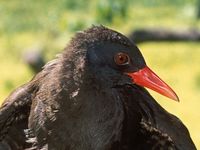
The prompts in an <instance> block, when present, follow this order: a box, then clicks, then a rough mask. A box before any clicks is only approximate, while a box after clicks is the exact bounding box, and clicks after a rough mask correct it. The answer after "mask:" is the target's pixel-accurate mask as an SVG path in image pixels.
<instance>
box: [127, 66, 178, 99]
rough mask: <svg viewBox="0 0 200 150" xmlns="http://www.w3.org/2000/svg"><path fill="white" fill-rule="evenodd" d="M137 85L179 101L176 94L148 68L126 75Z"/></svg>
mask: <svg viewBox="0 0 200 150" xmlns="http://www.w3.org/2000/svg"><path fill="white" fill-rule="evenodd" d="M127 74H128V75H129V76H130V77H131V78H132V80H133V82H134V83H135V84H137V85H140V86H144V87H147V88H150V89H152V90H154V91H156V92H158V93H160V94H162V95H164V96H166V97H168V98H171V99H173V100H176V101H179V98H178V96H177V95H176V93H175V92H174V91H173V90H172V89H171V88H170V87H169V85H167V84H166V83H165V82H164V81H163V80H162V79H160V78H159V77H158V76H157V75H156V74H155V73H154V72H153V71H152V70H151V69H150V68H149V67H147V66H146V67H144V68H143V69H140V70H139V71H137V72H133V73H127Z"/></svg>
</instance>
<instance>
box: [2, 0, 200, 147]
mask: <svg viewBox="0 0 200 150" xmlns="http://www.w3.org/2000/svg"><path fill="white" fill-rule="evenodd" d="M77 3H78V4H77ZM83 3H84V1H79V2H78V1H76V0H74V1H73V2H72V1H69V0H68V1H66V0H61V1H59V2H58V1H57V0H54V1H53V0H48V1H47V0H44V1H38V0H36V1H34V2H33V1H30V0H21V1H20V2H19V1H14V0H10V1H8V2H7V1H3V0H0V18H1V21H0V70H1V72H0V102H2V101H3V100H4V99H5V98H6V97H7V96H8V95H9V93H10V92H11V91H12V90H13V89H15V88H16V87H18V86H20V85H21V84H23V83H25V82H27V81H29V80H30V79H31V78H32V76H33V74H32V72H31V71H30V70H29V68H28V67H27V66H26V65H25V64H24V62H23V61H22V59H21V56H22V54H23V52H25V51H26V50H27V49H29V48H32V47H39V48H41V49H42V50H43V53H44V54H45V57H46V59H47V60H50V59H52V58H54V56H55V54H56V53H58V52H60V51H62V49H63V48H64V47H65V45H66V43H67V42H68V41H69V39H70V38H71V37H72V35H73V34H74V33H75V32H76V31H77V30H81V29H83V28H86V27H89V26H91V24H98V23H102V22H101V18H99V16H98V13H99V12H97V10H96V8H98V7H99V6H98V5H99V3H100V1H98V0H96V1H90V5H87V6H85V5H83ZM195 3H196V1H194V0H192V1H190V0H166V1H158V0H154V1H149V0H140V1H134V2H131V3H130V2H129V7H128V8H127V14H126V17H124V18H123V17H122V16H121V15H114V16H113V18H112V22H106V21H105V20H103V22H104V24H105V25H106V26H108V27H111V28H113V29H115V30H118V31H120V32H122V33H125V34H127V35H128V34H129V33H130V31H132V30H134V29H137V28H143V27H144V28H150V27H165V28H171V29H174V30H177V29H178V30H181V29H187V28H194V27H195V28H199V27H200V22H199V21H198V20H196V16H195V11H196V10H195ZM69 6H70V7H69ZM100 13H101V12H100ZM105 15H106V14H105ZM138 46H139V48H140V49H141V51H142V53H143V55H144V57H145V59H146V62H147V64H148V66H149V67H151V68H152V69H153V70H154V71H155V72H156V73H157V74H158V75H159V76H161V77H162V79H163V80H165V81H166V82H167V83H169V85H171V86H172V87H173V89H174V90H175V91H176V92H177V94H178V96H179V97H180V103H177V102H174V101H171V100H169V99H167V98H166V97H163V96H161V95H159V94H157V93H154V92H151V93H152V95H153V96H154V97H155V98H156V99H158V102H159V103H160V104H161V105H162V106H163V107H165V108H166V109H167V110H168V111H169V112H171V113H173V114H175V115H177V116H178V117H180V118H181V120H182V121H183V122H184V123H185V124H186V125H187V127H188V128H189V131H190V133H191V136H192V138H193V140H194V142H195V144H196V146H197V148H198V149H200V134H199V130H200V113H199V107H200V92H199V91H200V67H199V64H200V43H195V42H178V43H170V42H162V43H153V42H152V43H144V44H140V45H138Z"/></svg>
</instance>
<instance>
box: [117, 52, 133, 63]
mask: <svg viewBox="0 0 200 150" xmlns="http://www.w3.org/2000/svg"><path fill="white" fill-rule="evenodd" d="M114 61H115V63H116V64H117V65H127V64H129V63H130V57H129V56H128V54H126V53H122V52H120V53H117V54H116V55H115V56H114Z"/></svg>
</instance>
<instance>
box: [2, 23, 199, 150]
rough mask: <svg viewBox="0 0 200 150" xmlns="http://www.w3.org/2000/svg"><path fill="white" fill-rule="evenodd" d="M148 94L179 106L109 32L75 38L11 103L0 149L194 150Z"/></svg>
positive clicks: (95, 29)
mask: <svg viewBox="0 0 200 150" xmlns="http://www.w3.org/2000/svg"><path fill="white" fill-rule="evenodd" d="M145 88H149V89H151V90H154V91H156V92H158V93H160V94H162V95H164V96H166V97H168V98H170V99H173V100H175V101H179V98H178V96H177V95H176V93H175V92H174V91H173V90H172V88H171V87H170V86H169V85H167V84H166V83H165V82H164V81H163V80H162V79H161V78H160V77H159V76H158V75H156V73H154V72H153V71H152V70H151V69H150V68H149V67H148V66H147V64H146V62H145V60H144V57H143V55H142V53H141V52H140V50H139V49H138V47H137V46H136V45H135V44H134V43H133V42H132V41H130V40H129V39H128V38H127V37H126V36H124V35H123V34H121V33H119V32H117V31H114V30H112V29H109V28H107V27H105V26H103V25H99V26H92V27H90V28H89V29H86V30H84V31H81V32H77V33H76V35H75V36H74V37H73V38H72V39H71V41H70V42H69V44H68V45H67V46H66V48H65V49H64V50H63V52H62V53H61V54H59V55H58V56H57V58H55V59H54V60H52V61H50V62H48V63H47V64H46V65H45V66H44V67H43V70H42V71H40V72H39V73H37V74H36V75H35V76H34V77H33V78H32V80H31V81H29V82H27V83H25V84H24V85H22V86H21V87H19V88H17V89H16V90H14V91H13V92H12V93H11V94H10V95H9V96H8V98H6V100H5V101H4V103H3V105H2V106H1V109H0V141H1V142H0V147H1V146H2V147H3V146H4V147H7V149H9V148H10V149H32V150H33V149H39V150H48V149H49V150H133V149H134V150H146V149H152V150H195V149H196V147H195V145H194V143H193V141H192V139H191V137H190V134H189V131H188V129H187V128H186V126H185V125H184V124H183V123H182V122H181V120H180V119H179V118H177V117H176V116H174V115H173V114H171V113H169V112H167V111H166V110H165V109H164V108H163V107H162V106H161V105H160V104H158V103H157V102H156V100H155V99H154V98H153V97H152V96H151V95H150V94H149V92H148V91H147V90H146V89H145ZM15 131H16V132H15ZM13 145H14V146H13ZM16 147H18V148H16ZM5 149H6V148H5Z"/></svg>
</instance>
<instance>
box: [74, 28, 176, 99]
mask: <svg viewBox="0 0 200 150" xmlns="http://www.w3.org/2000/svg"><path fill="white" fill-rule="evenodd" d="M76 40H77V41H79V44H78V45H76V44H75V45H76V46H77V47H83V46H84V47H86V48H85V49H86V64H87V66H88V68H89V71H90V72H91V73H92V74H93V75H94V76H95V78H96V79H97V80H99V81H100V82H101V80H102V82H107V85H108V86H110V85H111V86H118V85H120V86H121V85H123V84H124V85H125V84H136V85H139V86H142V87H147V88H150V89H152V90H154V91H156V92H158V93H160V94H162V95H164V96H167V97H168V98H171V99H173V100H176V101H178V97H177V95H176V93H175V92H174V91H173V90H172V89H171V88H170V87H169V86H168V85H167V84H166V83H165V82H164V81H163V80H161V79H160V78H159V77H158V76H157V75H156V74H155V73H154V72H153V71H152V70H151V69H150V68H149V67H148V66H147V65H146V63H145V60H144V58H143V56H142V54H141V52H140V50H139V49H138V48H137V46H135V45H134V44H133V43H132V42H131V41H130V40H129V39H128V38H126V37H125V36H124V35H122V34H120V33H118V32H116V31H113V30H110V29H108V28H105V27H103V26H94V27H92V28H90V29H88V30H86V31H85V32H83V33H80V34H79V35H77V37H76Z"/></svg>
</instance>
